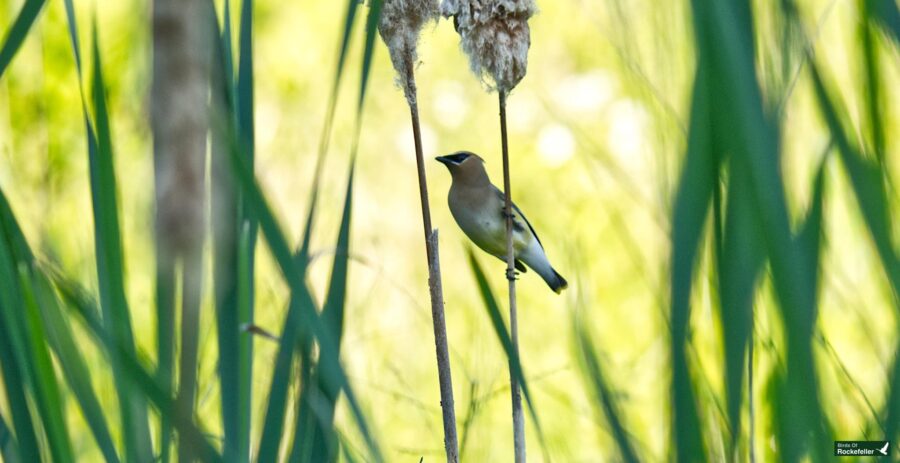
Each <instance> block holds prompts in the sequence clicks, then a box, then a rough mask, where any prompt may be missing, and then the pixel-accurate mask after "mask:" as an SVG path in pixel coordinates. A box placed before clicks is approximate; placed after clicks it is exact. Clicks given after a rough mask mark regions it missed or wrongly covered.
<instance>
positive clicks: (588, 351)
mask: <svg viewBox="0 0 900 463" xmlns="http://www.w3.org/2000/svg"><path fill="white" fill-rule="evenodd" d="M575 326H576V327H577V326H578V323H575ZM575 331H576V333H575V336H576V337H577V338H578V349H579V351H580V353H581V359H582V362H583V368H584V370H585V378H586V379H587V380H589V381H588V390H591V389H592V390H593V391H594V396H595V397H594V398H595V399H596V400H595V401H594V406H595V407H596V408H598V409H599V410H598V411H600V412H602V414H603V416H604V417H605V418H606V421H607V423H609V427H610V428H611V432H612V436H613V440H614V441H615V443H616V447H618V449H619V455H620V456H621V458H622V461H624V462H626V463H637V462H639V461H640V460H639V459H638V457H637V453H636V452H635V451H634V446H633V445H632V443H631V438H630V437H629V433H628V431H627V430H626V429H625V426H624V424H623V423H622V420H621V418H619V416H620V415H621V413H620V412H619V406H618V404H617V403H616V401H615V399H614V397H613V394H612V391H610V389H609V385H608V384H607V382H606V379H605V378H604V375H603V370H602V369H601V367H600V359H598V358H597V353H596V352H595V351H594V347H593V346H592V345H591V341H590V338H589V336H588V334H587V332H586V331H585V329H584V328H576V329H575Z"/></svg>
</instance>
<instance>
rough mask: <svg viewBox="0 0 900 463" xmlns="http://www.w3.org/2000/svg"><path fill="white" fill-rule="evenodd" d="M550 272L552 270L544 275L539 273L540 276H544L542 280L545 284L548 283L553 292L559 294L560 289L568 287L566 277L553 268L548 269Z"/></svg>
mask: <svg viewBox="0 0 900 463" xmlns="http://www.w3.org/2000/svg"><path fill="white" fill-rule="evenodd" d="M550 272H553V274H552V275H546V276H544V275H541V276H543V277H544V281H546V282H547V284H548V285H550V289H552V290H553V292H555V293H556V294H559V293H561V292H562V290H564V289H566V288H568V287H569V282H567V281H566V279H565V278H563V277H562V275H560V274H559V272H557V271H556V270H554V269H553V268H551V269H550Z"/></svg>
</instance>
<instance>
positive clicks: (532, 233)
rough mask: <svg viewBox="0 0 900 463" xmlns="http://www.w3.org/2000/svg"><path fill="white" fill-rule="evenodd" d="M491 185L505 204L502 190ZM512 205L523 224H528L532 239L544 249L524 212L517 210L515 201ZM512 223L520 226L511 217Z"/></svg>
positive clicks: (504, 195)
mask: <svg viewBox="0 0 900 463" xmlns="http://www.w3.org/2000/svg"><path fill="white" fill-rule="evenodd" d="M491 187H492V188H493V189H494V193H496V194H497V195H498V196H500V199H502V200H503V201H504V203H503V204H506V194H505V193H503V191H501V190H500V189H499V188H497V187H495V186H494V185H491ZM512 207H513V210H514V211H515V212H516V214H519V217H521V218H522V221H524V222H525V225H527V226H528V229H529V230H531V235H532V236H534V239H536V240H537V242H538V246H540V247H541V249H544V245H543V244H542V243H541V239H540V238H538V235H537V232H536V231H534V227H532V226H531V222H529V221H528V219H527V218H526V217H525V214H523V213H522V211H521V210H519V206H516V203H513V205H512ZM501 212H502V211H501ZM513 225H519V226H520V227H521V224H518V223H517V222H516V221H515V219H513Z"/></svg>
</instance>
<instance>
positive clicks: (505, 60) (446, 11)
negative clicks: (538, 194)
mask: <svg viewBox="0 0 900 463" xmlns="http://www.w3.org/2000/svg"><path fill="white" fill-rule="evenodd" d="M536 9H537V7H536V5H535V3H534V0H513V1H502V0H487V1H473V0H444V2H443V3H442V4H441V14H443V15H444V16H448V17H449V16H452V17H453V20H454V21H453V24H454V26H455V27H456V30H457V32H459V35H460V38H461V43H462V48H463V50H464V51H465V52H466V54H467V55H468V56H469V65H470V66H471V68H472V72H474V73H475V75H476V76H478V77H479V78H485V77H489V78H490V80H491V81H493V85H492V86H491V87H490V88H491V89H492V90H497V92H498V93H499V102H500V143H501V149H502V157H503V195H504V202H505V206H504V213H505V215H506V279H507V281H508V282H509V324H510V326H509V328H510V334H511V342H512V346H510V348H511V350H512V352H510V354H511V355H509V357H510V359H509V360H510V392H511V398H512V417H513V446H514V449H515V456H516V457H515V458H516V462H517V463H520V462H524V461H525V416H524V415H523V413H522V397H521V393H520V384H519V382H518V381H517V373H516V370H517V368H516V366H515V365H514V362H513V359H518V358H519V329H518V328H519V327H518V317H517V307H516V268H515V262H516V257H515V253H514V249H513V236H512V230H513V212H512V211H513V207H512V194H511V191H510V190H511V181H510V175H509V143H508V136H507V130H506V98H507V96H508V95H509V92H510V91H512V89H513V88H515V86H516V85H518V83H519V82H520V81H521V80H522V78H524V77H525V72H526V69H527V67H528V48H529V46H530V45H531V32H530V30H529V28H528V19H529V18H530V17H531V16H532V15H533V14H534V13H535V11H536Z"/></svg>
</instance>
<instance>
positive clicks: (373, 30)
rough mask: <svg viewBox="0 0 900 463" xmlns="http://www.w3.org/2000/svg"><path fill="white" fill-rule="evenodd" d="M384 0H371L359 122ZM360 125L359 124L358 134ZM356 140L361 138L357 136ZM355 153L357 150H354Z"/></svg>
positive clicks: (357, 108)
mask: <svg viewBox="0 0 900 463" xmlns="http://www.w3.org/2000/svg"><path fill="white" fill-rule="evenodd" d="M383 3H384V0H371V1H370V2H369V14H368V15H367V16H366V44H365V47H364V50H363V61H362V70H361V71H360V79H359V100H358V101H357V102H356V114H357V120H358V119H359V114H360V113H361V112H362V109H363V104H364V103H365V101H366V89H367V88H368V86H369V70H370V69H371V68H372V57H373V56H374V54H375V42H376V41H377V38H376V36H377V34H378V20H379V19H381V6H382V5H383ZM358 131H359V124H358V123H357V132H358ZM356 138H359V135H358V134H357V136H356ZM354 151H355V149H354Z"/></svg>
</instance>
